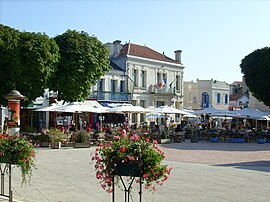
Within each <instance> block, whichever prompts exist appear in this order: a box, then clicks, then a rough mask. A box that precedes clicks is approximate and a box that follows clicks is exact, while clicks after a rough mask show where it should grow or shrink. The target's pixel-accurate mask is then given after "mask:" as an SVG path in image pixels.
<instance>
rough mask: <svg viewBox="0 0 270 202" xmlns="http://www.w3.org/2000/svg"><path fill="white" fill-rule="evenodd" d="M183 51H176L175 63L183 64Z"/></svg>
mask: <svg viewBox="0 0 270 202" xmlns="http://www.w3.org/2000/svg"><path fill="white" fill-rule="evenodd" d="M181 52H182V51H181V50H176V51H174V53H175V61H177V62H179V63H181Z"/></svg>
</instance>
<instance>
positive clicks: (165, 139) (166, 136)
mask: <svg viewBox="0 0 270 202" xmlns="http://www.w3.org/2000/svg"><path fill="white" fill-rule="evenodd" d="M170 142H171V139H170V135H169V130H168V128H165V129H164V130H163V131H162V132H161V136H160V143H161V144H168V143H170Z"/></svg>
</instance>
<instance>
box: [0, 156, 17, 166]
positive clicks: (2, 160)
mask: <svg viewBox="0 0 270 202" xmlns="http://www.w3.org/2000/svg"><path fill="white" fill-rule="evenodd" d="M17 161H18V158H17V156H16V155H5V156H1V157H0V163H10V164H17Z"/></svg>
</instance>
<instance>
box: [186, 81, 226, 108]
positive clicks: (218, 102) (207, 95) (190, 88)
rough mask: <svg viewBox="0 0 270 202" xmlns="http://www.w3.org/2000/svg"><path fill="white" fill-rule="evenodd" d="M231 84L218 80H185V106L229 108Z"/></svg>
mask: <svg viewBox="0 0 270 202" xmlns="http://www.w3.org/2000/svg"><path fill="white" fill-rule="evenodd" d="M229 93H230V88H229V84H227V83H226V82H224V81H217V80H213V79H211V80H199V79H197V82H193V81H190V82H184V95H185V96H184V106H185V107H186V108H189V109H201V108H208V107H211V106H212V107H214V108H216V109H228V107H229Z"/></svg>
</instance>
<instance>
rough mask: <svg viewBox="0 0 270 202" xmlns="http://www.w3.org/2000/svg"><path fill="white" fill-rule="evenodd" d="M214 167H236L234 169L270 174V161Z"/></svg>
mask: <svg viewBox="0 0 270 202" xmlns="http://www.w3.org/2000/svg"><path fill="white" fill-rule="evenodd" d="M214 166H221V167H234V168H238V169H245V170H256V171H263V172H270V161H250V162H240V163H229V164H218V165H214Z"/></svg>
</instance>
